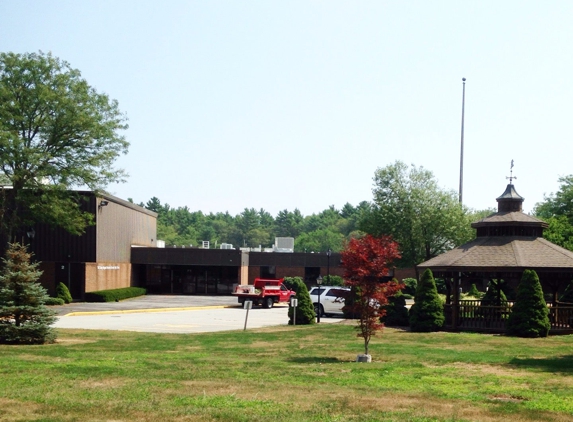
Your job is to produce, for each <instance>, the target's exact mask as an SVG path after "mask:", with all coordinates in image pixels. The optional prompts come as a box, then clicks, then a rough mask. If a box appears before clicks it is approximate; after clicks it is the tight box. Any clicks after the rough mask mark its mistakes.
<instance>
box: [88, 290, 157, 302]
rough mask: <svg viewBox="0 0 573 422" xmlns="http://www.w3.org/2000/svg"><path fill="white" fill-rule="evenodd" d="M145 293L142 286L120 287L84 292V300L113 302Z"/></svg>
mask: <svg viewBox="0 0 573 422" xmlns="http://www.w3.org/2000/svg"><path fill="white" fill-rule="evenodd" d="M146 293H147V290H145V289H144V288H143V287H124V288H122V289H113V290H100V291H98V292H89V293H86V302H115V301H118V300H123V299H129V298H130V297H137V296H143V295H145V294H146Z"/></svg>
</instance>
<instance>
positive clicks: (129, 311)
mask: <svg viewBox="0 0 573 422" xmlns="http://www.w3.org/2000/svg"><path fill="white" fill-rule="evenodd" d="M240 307H241V306H239V305H216V306H189V307H184V308H148V309H124V310H119V309H118V310H116V311H85V312H82V311H79V312H70V313H69V314H65V315H60V316H88V315H110V314H138V313H147V312H177V311H200V310H205V309H224V308H240Z"/></svg>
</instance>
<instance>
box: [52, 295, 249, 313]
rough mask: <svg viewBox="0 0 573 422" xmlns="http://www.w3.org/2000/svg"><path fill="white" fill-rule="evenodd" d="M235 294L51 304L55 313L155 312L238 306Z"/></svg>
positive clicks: (153, 296) (154, 296)
mask: <svg viewBox="0 0 573 422" xmlns="http://www.w3.org/2000/svg"><path fill="white" fill-rule="evenodd" d="M238 306H239V304H238V302H237V298H236V297H235V296H231V295H229V296H182V295H146V296H139V297H135V298H132V299H126V300H122V301H120V302H103V303H88V302H74V303H70V304H67V305H62V306H51V307H50V308H51V309H53V310H54V311H56V313H57V315H69V314H76V313H84V312H89V313H92V314H93V313H96V312H97V313H100V312H101V313H113V312H117V313H125V312H157V311H159V310H165V311H169V310H178V309H179V310H183V309H189V308H203V307H238Z"/></svg>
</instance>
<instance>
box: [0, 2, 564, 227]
mask: <svg viewBox="0 0 573 422" xmlns="http://www.w3.org/2000/svg"><path fill="white" fill-rule="evenodd" d="M572 21H573V2H571V1H569V0H567V1H558V0H553V1H551V2H540V1H523V0H519V1H507V0H506V1H503V2H500V1H497V0H496V1H493V0H491V1H488V0H483V1H479V2H478V1H427V0H419V1H407V2H405V1H382V0H377V1H337V0H328V1H326V0H323V1H309V0H304V1H296V0H292V1H282V2H279V1H263V0H259V1H236V0H235V1H225V0H220V1H178V0H171V1H169V0H166V1H162V2H158V1H148V0H122V1H116V0H109V1H108V0H97V1H96V0H82V1H77V0H69V1H63V0H51V1H43V0H33V1H32V0H0V52H9V51H10V52H15V53H27V52H37V51H39V50H41V51H43V52H51V53H52V54H53V55H54V56H57V57H59V58H61V59H63V60H65V61H67V62H68V63H70V65H71V67H72V68H75V69H79V70H80V71H81V73H82V76H83V77H84V78H85V79H86V80H87V81H88V83H89V84H90V85H91V86H93V87H94V88H95V89H96V90H97V91H98V92H103V93H106V94H108V95H109V96H110V98H113V99H116V100H117V101H118V102H119V108H120V109H121V111H122V112H124V113H125V114H126V115H127V117H128V119H129V122H128V123H129V129H128V130H126V131H125V132H124V135H125V137H126V139H127V140H128V141H129V142H130V148H129V153H128V154H127V155H125V156H122V157H121V158H120V159H118V161H117V163H116V164H117V167H119V168H123V169H125V170H126V171H127V173H129V175H130V177H129V178H128V180H127V182H126V183H122V184H113V185H109V186H108V187H107V190H108V192H109V193H111V194H113V195H116V196H118V197H120V198H122V199H127V198H132V199H133V200H134V201H135V202H136V203H139V202H144V203H145V202H147V201H148V200H149V199H150V198H152V197H157V198H159V200H160V201H161V203H162V204H165V203H167V204H169V205H170V206H171V207H175V208H177V207H183V206H187V207H189V209H190V210H191V211H199V210H200V211H203V212H204V213H209V212H213V213H216V212H226V211H228V212H229V213H231V214H232V215H236V214H239V213H241V212H242V211H243V210H244V209H245V208H256V209H261V208H262V209H265V210H266V211H268V212H270V213H271V214H272V215H274V216H276V214H277V213H278V212H279V211H281V210H285V209H287V210H289V211H292V210H294V209H295V208H298V209H299V210H300V211H301V212H302V214H303V215H310V214H313V213H319V212H321V211H322V210H324V209H326V208H328V207H329V206H331V205H333V206H334V207H336V208H337V209H340V208H342V206H343V205H344V204H346V203H350V204H352V205H357V204H358V203H360V202H361V201H371V200H372V188H373V177H374V173H375V171H376V170H377V169H378V168H382V167H385V166H387V165H390V164H393V163H395V162H396V161H397V160H400V161H403V162H405V163H406V164H413V165H415V166H417V167H419V166H423V167H424V168H426V169H428V170H430V171H432V173H433V174H434V176H435V177H436V179H437V181H438V183H439V185H440V187H442V188H443V189H447V190H452V191H455V192H457V191H458V188H459V181H460V146H461V123H462V118H461V116H462V78H466V79H467V81H466V86H465V119H464V164H463V169H464V172H463V202H464V204H465V205H467V206H468V207H470V208H473V209H476V210H482V209H486V208H496V207H497V203H496V201H495V198H497V197H498V196H500V195H501V194H502V193H503V191H504V190H505V186H506V185H507V183H508V181H507V179H506V177H507V176H509V175H510V163H511V161H512V160H514V168H513V175H514V176H516V177H517V179H516V180H515V181H514V185H515V188H516V190H517V192H518V193H519V194H520V195H521V196H523V197H524V198H525V202H524V204H523V207H524V210H525V211H526V212H531V210H532V209H533V207H534V205H535V203H537V202H540V201H543V199H544V195H548V194H550V193H551V192H555V191H557V190H558V189H559V183H558V179H559V177H561V176H566V175H569V174H573V160H572V159H573V154H572V153H573V142H572V131H571V122H572V113H571V112H572V103H571V101H572V99H573V82H572V76H573V54H572V52H571V45H573V26H572V25H571V22H572Z"/></svg>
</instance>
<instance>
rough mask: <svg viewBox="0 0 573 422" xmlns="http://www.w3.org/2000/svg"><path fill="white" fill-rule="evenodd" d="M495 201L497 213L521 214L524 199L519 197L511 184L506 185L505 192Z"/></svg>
mask: <svg viewBox="0 0 573 422" xmlns="http://www.w3.org/2000/svg"><path fill="white" fill-rule="evenodd" d="M496 201H497V212H514V211H518V212H522V210H523V208H522V204H523V201H524V198H523V197H522V196H520V195H519V194H518V193H517V192H516V191H515V187H514V186H513V184H512V183H510V184H509V185H507V188H505V192H504V193H503V194H502V195H501V196H500V197H498V198H496Z"/></svg>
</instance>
